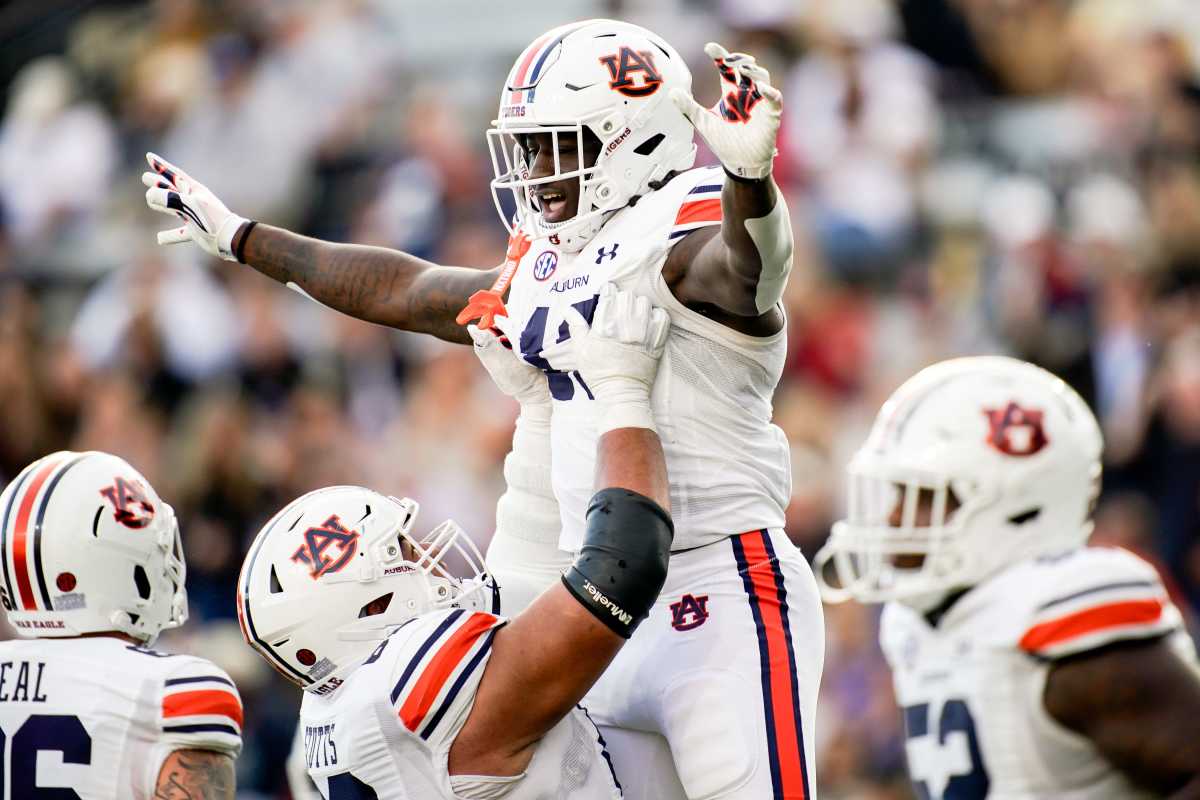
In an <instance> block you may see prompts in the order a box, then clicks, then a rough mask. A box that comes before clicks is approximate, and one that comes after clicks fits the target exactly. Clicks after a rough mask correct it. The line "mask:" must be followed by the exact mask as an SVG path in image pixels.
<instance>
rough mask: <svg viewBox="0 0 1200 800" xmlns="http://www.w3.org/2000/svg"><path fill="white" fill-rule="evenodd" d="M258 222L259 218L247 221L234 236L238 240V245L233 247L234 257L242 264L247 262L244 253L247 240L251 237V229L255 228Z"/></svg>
mask: <svg viewBox="0 0 1200 800" xmlns="http://www.w3.org/2000/svg"><path fill="white" fill-rule="evenodd" d="M257 224H258V220H254V219H252V220H250V221H249V222H247V223H246V224H245V225H244V226H243V227H242V229H241V230H240V231H238V232H237V233H235V234H234V237H235V238H236V239H237V240H238V241H237V246H236V247H234V249H233V257H234V258H236V259H237V260H238V263H240V264H245V263H246V259H245V258H244V257H243V254H244V253H245V251H246V240H247V239H249V238H250V231H252V230H254V226H255V225H257Z"/></svg>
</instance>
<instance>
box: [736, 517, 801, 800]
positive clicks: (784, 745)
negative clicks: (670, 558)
mask: <svg viewBox="0 0 1200 800" xmlns="http://www.w3.org/2000/svg"><path fill="white" fill-rule="evenodd" d="M742 546H743V548H744V549H745V553H746V562H747V563H748V564H749V565H750V569H749V575H750V580H751V583H752V584H753V586H754V593H755V594H756V595H757V596H758V607H759V613H761V614H762V621H763V628H764V629H765V631H766V640H767V657H768V662H769V664H770V690H771V706H772V708H773V710H774V715H773V716H774V718H775V741H776V746H777V752H776V754H777V756H778V759H779V777H780V782H781V783H782V786H781V787H780V788H781V789H782V796H783V797H794V798H801V800H802V799H803V798H805V797H806V796H807V794H806V787H805V785H804V766H803V765H802V764H801V759H802V758H803V757H804V755H803V753H802V752H801V747H800V732H799V731H798V730H796V721H795V716H794V714H793V709H794V708H795V707H796V706H797V705H798V703H799V698H798V697H796V696H795V695H794V694H793V693H792V682H791V665H790V664H789V662H788V653H787V641H786V638H785V637H786V636H787V634H786V633H785V632H784V630H783V613H782V612H783V609H782V607H781V603H780V597H779V589H778V588H777V587H776V586H775V575H774V571H773V569H772V566H771V561H770V555H768V553H767V548H766V546H765V545H764V544H763V541H762V539H761V538H760V537H759V536H743V537H742Z"/></svg>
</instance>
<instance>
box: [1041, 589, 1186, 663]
mask: <svg viewBox="0 0 1200 800" xmlns="http://www.w3.org/2000/svg"><path fill="white" fill-rule="evenodd" d="M1162 612H1163V604H1162V601H1161V600H1157V599H1155V600H1124V601H1121V602H1118V603H1108V604H1107V605H1102V606H1096V607H1094V608H1088V609H1084V610H1083V611H1076V612H1075V613H1074V614H1067V615H1066V616H1064V617H1059V618H1058V619H1052V620H1050V621H1049V622H1042V623H1039V624H1037V625H1034V626H1033V627H1032V628H1030V629H1029V630H1028V631H1026V632H1025V635H1024V636H1022V637H1021V641H1020V647H1021V649H1022V650H1028V651H1030V652H1035V651H1037V650H1043V649H1045V648H1047V647H1052V646H1054V645H1056V644H1061V643H1063V642H1066V641H1069V640H1071V639H1074V638H1076V637H1079V636H1086V635H1088V634H1091V633H1096V632H1097V631H1102V630H1104V629H1105V628H1118V627H1121V626H1122V625H1145V624H1148V623H1151V622H1157V621H1158V620H1159V618H1160V617H1162Z"/></svg>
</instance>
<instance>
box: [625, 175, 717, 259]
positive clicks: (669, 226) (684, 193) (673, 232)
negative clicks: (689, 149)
mask: <svg viewBox="0 0 1200 800" xmlns="http://www.w3.org/2000/svg"><path fill="white" fill-rule="evenodd" d="M724 185H725V173H724V171H723V170H722V169H721V168H720V167H719V166H717V167H697V168H695V169H689V170H687V171H686V172H681V173H679V174H678V175H676V176H674V177H673V178H671V180H669V181H667V183H666V184H665V185H663V186H662V187H661V188H659V189H656V190H654V191H652V192H647V193H646V194H644V195H642V196H641V197H640V198H638V201H637V204H636V205H635V206H634V207H633V208H632V209H631V210H630V211H629V213H631V214H633V215H635V218H636V219H639V220H644V221H645V222H646V223H647V224H649V225H652V226H654V227H661V228H663V229H664V231H665V233H666V236H667V238H668V239H669V240H670V241H672V242H674V241H677V240H678V239H680V238H682V237H684V236H686V235H687V234H689V233H691V232H692V231H694V230H698V229H700V228H703V227H706V226H709V225H718V224H720V222H721V189H722V188H723V187H724Z"/></svg>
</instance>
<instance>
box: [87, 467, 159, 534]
mask: <svg viewBox="0 0 1200 800" xmlns="http://www.w3.org/2000/svg"><path fill="white" fill-rule="evenodd" d="M100 494H101V495H103V496H104V498H105V499H106V500H108V502H110V503H112V506H113V517H114V518H115V519H116V520H117V522H119V523H121V524H122V525H124V526H125V527H126V528H144V527H146V526H147V525H149V524H150V521H151V520H153V519H154V506H153V504H151V502H150V500H149V499H148V498H147V497H146V494H145V492H143V491H142V487H141V486H138V484H137V483H135V482H134V481H129V480H126V479H124V478H121V477H118V478H116V480H114V481H113V485H112V486H106V487H104V488H103V489H101V490H100Z"/></svg>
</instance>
